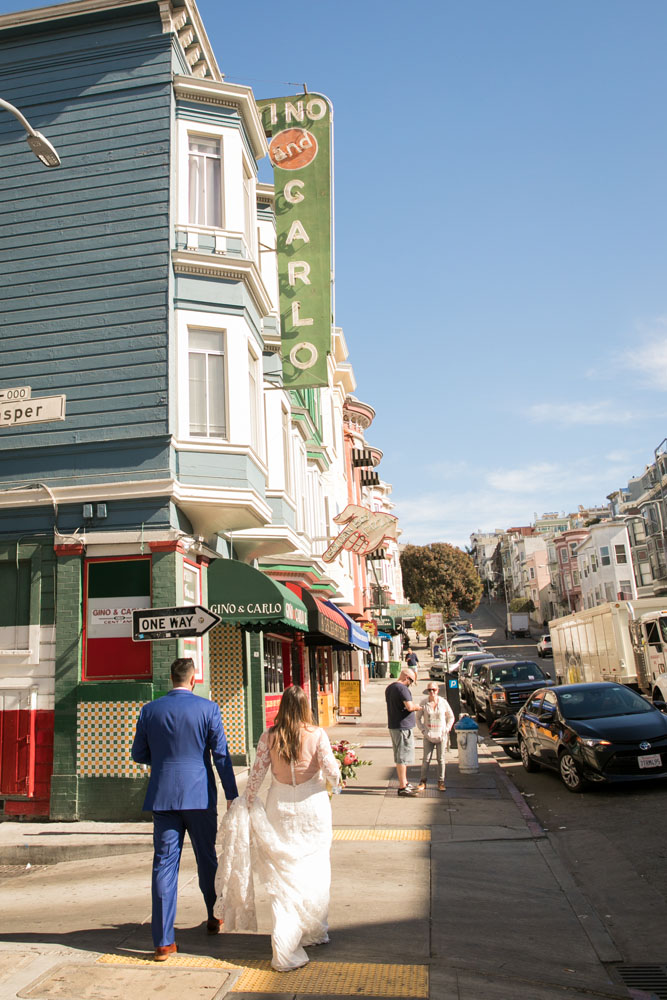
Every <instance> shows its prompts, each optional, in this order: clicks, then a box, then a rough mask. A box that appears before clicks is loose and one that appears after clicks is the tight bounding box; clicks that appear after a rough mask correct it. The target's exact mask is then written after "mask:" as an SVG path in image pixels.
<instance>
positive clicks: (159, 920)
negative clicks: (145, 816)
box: [151, 809, 218, 948]
mask: <svg viewBox="0 0 667 1000" xmlns="http://www.w3.org/2000/svg"><path fill="white" fill-rule="evenodd" d="M217 827H218V817H217V812H216V810H215V809H171V810H168V811H166V810H165V811H157V810H156V811H155V812H154V813H153V851H154V853H153V878H152V883H151V891H152V897H153V919H152V923H151V930H152V933H153V944H154V945H155V947H156V948H160V947H164V946H165V945H168V944H172V943H173V941H174V921H175V919H176V901H177V896H178V870H179V867H180V863H181V853H182V850H183V840H184V839H185V833H186V830H187V832H188V834H189V835H190V841H191V843H192V848H193V850H194V853H195V858H196V860H197V871H198V872H199V888H200V889H201V891H202V895H203V897H204V902H205V903H206V911H207V914H208V916H209V917H212V916H213V906H214V904H215V899H216V896H215V874H216V872H217V870H218V857H217V854H216V851H215V838H216V834H217Z"/></svg>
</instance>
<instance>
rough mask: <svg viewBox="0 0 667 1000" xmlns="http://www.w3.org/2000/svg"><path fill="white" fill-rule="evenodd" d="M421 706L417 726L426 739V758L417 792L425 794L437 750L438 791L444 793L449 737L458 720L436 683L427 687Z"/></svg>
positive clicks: (424, 758)
mask: <svg viewBox="0 0 667 1000" xmlns="http://www.w3.org/2000/svg"><path fill="white" fill-rule="evenodd" d="M419 704H420V710H419V712H418V713H417V725H418V726H419V728H420V729H421V731H422V735H423V737H424V757H423V759H422V770H421V777H420V780H419V784H418V785H417V791H418V792H423V791H424V789H425V788H426V778H427V776H428V766H429V764H430V762H431V757H432V756H433V751H434V750H435V753H436V760H437V762H438V790H439V791H441V792H444V790H445V751H446V749H447V736H448V734H449V730H450V729H451V728H452V726H453V725H454V722H455V721H456V720H455V718H454V713H453V712H452V710H451V708H450V706H449V703H448V702H447V701H445V699H444V698H441V697H440V689H439V688H438V685H437V684H436V683H435V682H434V681H429V682H428V684H427V685H426V698H423V699H422V700H421V701H420V703H419Z"/></svg>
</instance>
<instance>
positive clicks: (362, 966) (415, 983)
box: [231, 962, 428, 998]
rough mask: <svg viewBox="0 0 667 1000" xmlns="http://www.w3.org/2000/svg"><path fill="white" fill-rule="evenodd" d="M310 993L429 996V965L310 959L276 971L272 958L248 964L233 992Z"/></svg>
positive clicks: (326, 994) (358, 995)
mask: <svg viewBox="0 0 667 1000" xmlns="http://www.w3.org/2000/svg"><path fill="white" fill-rule="evenodd" d="M244 992H245V993H295V994H297V995H298V994H299V993H307V994H309V995H310V996H312V995H314V994H322V995H325V996H331V995H335V996H355V997H378V996H381V997H387V998H389V997H392V998H393V997H415V998H416V997H419V998H425V997H428V969H427V967H426V966H425V965H379V964H371V963H358V964H357V963H352V962H310V963H309V964H308V965H305V966H304V967H303V968H302V969H295V971H294V972H275V971H274V970H273V969H272V968H271V964H270V962H253V965H252V967H251V968H250V967H246V968H245V970H244V972H243V974H242V975H241V976H240V978H239V979H238V980H237V981H236V983H235V984H234V986H233V988H232V990H231V993H232V994H234V993H244Z"/></svg>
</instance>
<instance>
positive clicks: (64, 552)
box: [53, 542, 86, 556]
mask: <svg viewBox="0 0 667 1000" xmlns="http://www.w3.org/2000/svg"><path fill="white" fill-rule="evenodd" d="M53 551H54V552H55V554H56V555H57V556H82V555H83V554H84V552H85V551H86V547H85V545H84V544H83V542H75V543H72V544H70V545H54V546H53Z"/></svg>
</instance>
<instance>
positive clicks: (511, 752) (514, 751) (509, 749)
mask: <svg viewBox="0 0 667 1000" xmlns="http://www.w3.org/2000/svg"><path fill="white" fill-rule="evenodd" d="M503 750H504V751H505V753H506V754H507V756H508V757H509V758H510V760H521V751H520V750H519V747H518V745H517V744H516V743H513V744H512V746H504V747H503Z"/></svg>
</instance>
